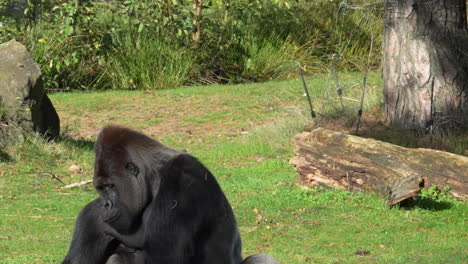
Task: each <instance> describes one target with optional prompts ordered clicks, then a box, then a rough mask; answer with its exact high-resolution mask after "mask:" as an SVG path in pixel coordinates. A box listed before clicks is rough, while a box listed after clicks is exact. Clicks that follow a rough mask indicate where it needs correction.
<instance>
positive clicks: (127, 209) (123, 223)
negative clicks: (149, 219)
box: [93, 143, 150, 233]
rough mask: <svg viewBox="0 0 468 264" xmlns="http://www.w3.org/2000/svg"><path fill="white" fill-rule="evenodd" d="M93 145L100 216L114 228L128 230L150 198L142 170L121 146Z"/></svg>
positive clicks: (123, 231)
mask: <svg viewBox="0 0 468 264" xmlns="http://www.w3.org/2000/svg"><path fill="white" fill-rule="evenodd" d="M97 146H98V147H97V148H96V162H95V168H94V180H93V184H94V186H95V188H96V190H97V191H98V193H99V195H100V196H101V200H102V212H103V214H102V217H103V220H104V222H106V223H108V224H109V225H110V226H112V227H113V228H115V229H116V230H117V231H120V232H122V233H127V232H130V231H131V230H132V229H133V228H135V226H136V225H138V224H139V223H137V221H138V219H141V215H142V213H143V211H144V209H145V207H146V205H147V204H148V201H149V199H150V198H149V195H150V193H149V186H148V184H147V183H146V179H145V170H144V169H143V166H142V165H141V164H138V163H139V162H138V161H136V160H132V159H131V157H130V155H129V154H128V152H127V151H126V149H125V148H124V147H123V146H116V145H112V144H109V145H106V144H102V143H101V144H98V145H97Z"/></svg>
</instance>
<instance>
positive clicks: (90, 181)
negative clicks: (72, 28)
mask: <svg viewBox="0 0 468 264" xmlns="http://www.w3.org/2000/svg"><path fill="white" fill-rule="evenodd" d="M92 182H93V180H86V181H80V182H76V183H72V184H68V185H65V186H63V187H62V189H70V188H75V187H81V186H84V185H87V184H90V183H92Z"/></svg>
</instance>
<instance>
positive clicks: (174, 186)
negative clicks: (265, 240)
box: [63, 126, 277, 264]
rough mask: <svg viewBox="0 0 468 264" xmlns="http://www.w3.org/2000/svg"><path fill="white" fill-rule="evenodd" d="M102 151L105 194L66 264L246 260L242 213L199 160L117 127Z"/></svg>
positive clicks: (98, 178) (105, 137) (100, 185)
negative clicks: (238, 215) (240, 223)
mask: <svg viewBox="0 0 468 264" xmlns="http://www.w3.org/2000/svg"><path fill="white" fill-rule="evenodd" d="M95 151H96V162H95V174H94V179H93V183H94V185H95V187H96V189H97V191H98V192H99V194H100V197H99V198H97V199H96V200H94V201H92V202H91V203H89V204H88V205H86V206H85V207H84V208H83V210H82V211H81V213H80V215H79V216H78V219H77V222H76V226H75V232H74V234H73V238H72V242H71V245H70V249H69V252H68V254H67V256H66V257H65V260H64V261H63V263H64V264H82V263H86V264H101V263H102V264H104V263H106V264H140V263H141V264H143V263H154V264H239V263H241V261H242V257H241V240H240V235H239V231H238V229H237V224H236V220H235V217H234V213H233V211H232V209H231V206H230V205H229V202H228V201H227V199H226V197H225V196H224V194H223V192H222V190H221V188H220V187H219V185H218V183H217V182H216V180H215V178H214V177H213V175H212V174H211V173H210V172H209V171H208V169H206V168H205V167H204V166H203V165H202V164H201V163H200V162H199V161H198V160H197V159H195V158H194V157H192V156H190V155H188V154H185V153H181V152H178V151H176V150H173V149H170V148H168V147H166V146H164V145H162V144H160V143H158V142H156V141H154V140H152V139H150V138H149V137H147V136H145V135H143V134H140V133H138V132H136V131H133V130H130V129H127V128H122V127H117V126H109V127H106V128H104V129H103V130H102V131H101V133H100V134H99V136H98V140H97V142H96V146H95ZM258 256H260V255H258ZM261 256H263V255H261ZM270 258H271V257H270ZM270 258H264V257H260V258H258V257H255V256H252V257H250V258H247V259H246V260H245V262H242V263H243V264H252V263H256V264H274V263H277V262H272V261H274V260H273V259H272V258H271V260H270ZM249 259H250V260H249ZM256 259H258V260H259V261H251V260H256Z"/></svg>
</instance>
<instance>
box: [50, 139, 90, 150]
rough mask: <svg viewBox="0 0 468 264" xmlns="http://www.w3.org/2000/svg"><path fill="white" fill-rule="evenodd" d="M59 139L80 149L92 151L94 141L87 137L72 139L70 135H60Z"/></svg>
mask: <svg viewBox="0 0 468 264" xmlns="http://www.w3.org/2000/svg"><path fill="white" fill-rule="evenodd" d="M59 141H61V142H63V143H65V144H68V145H70V146H72V147H76V148H79V149H81V150H87V151H94V141H91V140H87V139H74V138H71V137H66V136H65V137H64V136H62V137H60V138H59Z"/></svg>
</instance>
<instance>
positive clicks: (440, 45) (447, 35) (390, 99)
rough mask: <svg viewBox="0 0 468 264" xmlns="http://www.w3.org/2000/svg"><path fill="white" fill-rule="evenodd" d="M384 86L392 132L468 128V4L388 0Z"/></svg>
mask: <svg viewBox="0 0 468 264" xmlns="http://www.w3.org/2000/svg"><path fill="white" fill-rule="evenodd" d="M383 82H384V85H383V86H384V99H385V118H386V122H387V124H389V125H390V126H393V127H399V128H405V129H415V130H420V129H432V128H442V129H451V128H460V127H465V128H466V127H468V33H467V21H466V2H465V0H434V1H427V0H387V1H386V6H385V13H384V52H383Z"/></svg>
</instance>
